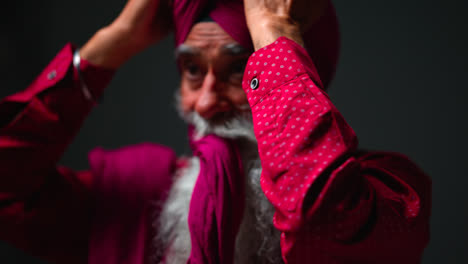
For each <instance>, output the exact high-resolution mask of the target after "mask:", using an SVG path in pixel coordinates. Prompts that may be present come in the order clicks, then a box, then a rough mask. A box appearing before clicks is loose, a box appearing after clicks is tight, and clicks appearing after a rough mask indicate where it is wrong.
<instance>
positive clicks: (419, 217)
mask: <svg viewBox="0 0 468 264" xmlns="http://www.w3.org/2000/svg"><path fill="white" fill-rule="evenodd" d="M71 54H72V47H71V46H70V45H68V46H66V47H65V48H64V50H62V51H61V52H60V53H59V54H58V55H57V57H56V58H55V59H54V60H53V61H52V62H51V64H50V65H49V66H48V67H47V68H46V70H45V71H44V72H43V73H42V74H41V75H40V76H39V77H38V79H37V80H36V81H35V82H34V83H33V84H32V85H31V86H30V87H29V88H28V89H26V90H25V91H21V92H19V93H17V94H14V95H12V96H9V97H7V98H5V99H3V100H2V101H1V102H0V161H1V166H0V238H1V239H2V240H5V241H7V242H9V243H12V244H13V245H16V246H17V247H19V248H22V249H24V250H26V251H27V252H29V253H30V254H32V255H35V256H39V257H41V258H44V259H46V260H49V261H52V262H55V263H86V261H87V257H88V254H90V251H89V249H88V239H89V237H90V236H92V235H93V234H91V232H92V231H91V224H92V223H91V221H92V217H93V209H95V208H93V201H96V200H95V198H96V195H98V194H97V193H93V191H92V190H91V189H90V186H91V185H95V183H96V182H95V178H94V177H96V175H95V174H91V173H90V172H73V171H71V170H69V169H67V168H63V167H57V166H56V163H57V161H58V160H59V158H60V156H61V155H62V153H63V151H64V150H65V148H66V146H67V145H68V143H69V142H70V141H71V140H72V138H73V136H74V135H75V134H76V133H77V131H78V130H79V127H80V126H81V123H82V121H83V120H84V118H85V117H86V115H87V114H88V112H89V111H90V110H91V108H92V106H93V103H92V102H89V101H86V99H85V98H84V96H83V94H82V92H81V89H79V81H78V78H77V76H76V72H75V71H74V69H73V68H72V67H71ZM83 65H84V66H83V68H82V71H83V74H84V75H85V78H88V79H89V80H93V81H89V82H87V84H88V86H89V88H90V89H91V91H92V93H93V94H94V95H95V97H98V96H99V95H100V94H101V93H102V91H103V89H104V87H105V86H106V84H107V83H108V82H109V80H110V78H111V76H112V72H110V71H106V70H103V69H99V68H96V67H93V66H92V65H89V64H88V65H87V64H86V63H84V64H83ZM54 71H55V74H51V73H52V72H54ZM254 77H255V78H258V80H259V83H260V84H259V87H258V88H257V89H255V90H252V89H251V88H250V80H251V79H252V78H254ZM322 87H323V86H322V85H321V83H320V81H319V74H318V72H317V70H316V69H315V67H314V64H313V63H312V61H311V59H310V58H309V57H308V55H307V53H306V51H305V50H304V49H303V48H301V47H300V46H298V45H297V44H296V43H294V42H292V41H290V40H288V39H286V38H279V39H278V41H277V42H276V43H273V44H271V45H269V46H267V47H265V48H264V49H261V50H259V51H257V52H255V53H254V54H253V55H252V56H251V58H250V59H249V62H248V65H247V68H246V72H245V79H244V82H243V88H244V90H245V91H246V94H247V96H248V100H249V103H250V105H251V108H252V112H253V119H254V126H255V133H256V136H257V139H258V146H259V154H260V158H261V161H262V167H263V171H262V177H261V184H262V188H263V190H264V192H265V194H266V196H267V197H268V199H269V200H270V201H271V202H272V203H273V205H274V206H275V208H276V213H275V217H274V220H273V221H274V225H275V226H276V227H277V228H278V229H279V230H280V231H281V232H282V237H281V248H282V253H283V258H284V260H285V262H286V263H305V262H312V263H419V262H420V258H421V255H422V252H423V249H424V248H425V246H426V245H427V243H428V240H429V216H430V206H431V181H430V179H429V178H428V177H427V176H426V175H425V174H424V173H423V172H422V171H421V170H420V169H419V168H418V167H417V166H416V165H414V164H413V163H412V162H411V161H409V160H408V158H406V157H405V156H402V155H400V154H397V153H386V152H367V153H360V152H356V147H357V139H356V136H355V134H354V132H353V130H352V129H351V127H350V126H349V125H348V124H347V123H346V122H345V121H344V119H343V117H342V116H341V115H340V113H339V112H338V111H337V109H336V108H335V107H334V106H333V104H332V103H331V102H330V100H329V98H328V96H327V95H326V94H325V93H324V92H323V90H322V89H321V88H322ZM129 155H130V156H131V155H132V154H131V153H130V154H129ZM150 160H151V159H150ZM145 166H146V165H145ZM98 167H99V166H98ZM106 169H107V170H113V169H117V167H115V166H110V167H107V168H106ZM120 171H121V170H119V172H120ZM133 173H134V174H133V175H139V173H135V172H133ZM129 175H131V174H129ZM119 184H120V185H119V186H122V185H121V184H122V182H120V183H119ZM207 184H208V185H209V184H210V183H207ZM137 185H138V186H141V184H137ZM127 186H129V187H131V186H135V185H134V184H129V185H127ZM217 197H218V198H217V199H219V200H217V201H218V202H219V203H220V204H221V203H225V204H228V205H229V204H230V203H229V200H227V201H223V199H225V198H223V196H222V195H221V196H217ZM229 197H231V196H229ZM210 201H213V199H211V200H210ZM229 206H232V205H229ZM229 206H228V207H229ZM228 207H226V208H223V210H229V208H228ZM215 216H216V215H215ZM138 217H140V216H138ZM221 218H222V217H221ZM222 219H223V218H222ZM113 220H115V221H117V220H116V219H113ZM215 223H216V221H212V225H214V224H215ZM201 226H202V225H200V227H201ZM223 227H224V226H223V225H217V226H216V227H215V229H213V232H214V234H216V232H215V231H218V232H222V231H223V230H222V229H223ZM125 230H126V231H125V232H127V231H128V232H133V231H132V230H133V229H131V228H130V229H125ZM138 230H140V229H138ZM94 232H99V230H95V231H93V233H94ZM225 233H226V232H225ZM225 233H223V234H225ZM227 233H229V232H227ZM223 239H231V240H232V241H234V240H235V237H233V236H228V237H224V238H223ZM232 241H231V242H232ZM223 242H224V241H223ZM138 243H139V245H143V246H145V247H147V246H148V243H149V242H148V241H144V242H142V241H138ZM214 244H215V243H214ZM227 245H229V242H228V243H227ZM119 246H121V248H122V250H121V251H119V252H117V253H118V254H120V255H119V256H118V259H119V260H121V261H124V260H125V257H127V256H131V255H133V253H134V252H128V251H127V250H132V248H133V247H125V243H123V241H122V244H120V245H119ZM202 246H204V245H202ZM92 249H93V248H91V250H92ZM146 252H147V253H150V252H151V251H146ZM117 253H116V254H117ZM218 253H219V252H217V251H205V253H204V254H207V255H206V256H208V257H210V258H211V259H216V256H214V255H213V254H218ZM132 264H139V263H132Z"/></svg>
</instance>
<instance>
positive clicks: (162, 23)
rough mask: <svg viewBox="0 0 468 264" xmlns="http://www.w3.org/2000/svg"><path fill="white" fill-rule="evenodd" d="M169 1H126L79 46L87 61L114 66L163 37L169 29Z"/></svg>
mask: <svg viewBox="0 0 468 264" xmlns="http://www.w3.org/2000/svg"><path fill="white" fill-rule="evenodd" d="M169 2H170V0H129V1H128V2H127V4H126V5H125V7H124V9H123V10H122V12H121V13H120V15H119V16H118V17H117V18H116V19H115V21H114V22H112V24H110V25H109V26H107V27H104V28H102V29H101V30H99V31H98V32H97V33H96V34H95V35H94V36H93V37H92V38H91V39H90V40H89V41H88V42H87V43H86V44H85V45H84V46H83V48H82V49H81V51H80V55H81V57H82V58H83V59H85V60H88V61H89V62H91V63H93V64H95V65H99V66H102V67H106V68H111V69H117V68H118V67H119V66H120V65H122V64H123V63H124V62H126V61H127V60H128V59H129V58H131V57H132V56H133V55H135V54H137V53H139V52H140V51H142V50H144V49H146V48H147V47H148V46H150V45H151V44H154V43H156V42H157V41H159V40H161V39H163V38H164V37H165V36H166V35H167V34H168V33H169V32H170V31H171V29H172V17H171V15H172V12H171V10H170V3H169Z"/></svg>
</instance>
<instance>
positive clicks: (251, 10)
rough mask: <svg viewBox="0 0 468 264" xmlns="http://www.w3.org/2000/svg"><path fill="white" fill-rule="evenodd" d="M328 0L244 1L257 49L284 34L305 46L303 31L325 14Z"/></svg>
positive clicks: (251, 33)
mask: <svg viewBox="0 0 468 264" xmlns="http://www.w3.org/2000/svg"><path fill="white" fill-rule="evenodd" d="M327 2H328V0H244V7H245V15H246V19H247V26H248V27H249V30H250V35H251V36H252V40H253V42H254V47H255V49H256V50H257V49H259V48H261V47H263V46H266V45H268V44H270V43H271V42H273V41H274V40H275V39H276V38H278V37H280V36H285V37H288V38H290V39H292V40H294V41H296V42H297V43H298V44H300V45H303V41H302V37H301V32H304V31H305V30H307V28H308V27H309V26H310V25H312V24H313V23H314V22H315V21H316V20H317V19H318V18H319V17H320V15H321V14H322V13H323V11H324V9H325V7H326V6H327Z"/></svg>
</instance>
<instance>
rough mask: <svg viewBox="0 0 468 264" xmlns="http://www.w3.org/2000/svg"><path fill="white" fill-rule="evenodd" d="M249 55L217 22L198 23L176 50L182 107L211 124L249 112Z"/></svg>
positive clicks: (184, 110) (183, 109)
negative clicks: (245, 80) (246, 78)
mask: <svg viewBox="0 0 468 264" xmlns="http://www.w3.org/2000/svg"><path fill="white" fill-rule="evenodd" d="M249 55H250V52H248V51H247V50H245V49H244V48H243V47H242V46H240V45H239V43H237V42H236V41H235V40H234V39H233V38H231V37H230V36H229V35H228V34H227V33H226V32H225V31H224V30H223V29H222V28H221V27H220V26H219V25H218V24H216V23H215V22H202V23H197V24H195V25H194V26H193V27H192V29H191V31H190V33H189V34H188V36H187V39H186V40H185V42H184V43H183V44H182V45H180V46H179V47H178V48H177V50H176V56H177V63H178V65H179V67H180V70H181V87H180V88H181V89H180V95H181V97H180V98H181V100H180V107H181V110H182V111H183V112H184V113H197V114H198V115H199V116H200V117H202V118H203V119H205V120H206V121H207V122H209V123H210V124H212V125H215V124H219V123H223V122H225V121H226V120H227V119H229V118H231V117H233V116H235V115H238V114H243V113H244V112H250V108H248V102H247V97H246V95H245V93H244V91H243V90H242V76H243V74H244V68H245V65H246V62H247V59H248V57H249Z"/></svg>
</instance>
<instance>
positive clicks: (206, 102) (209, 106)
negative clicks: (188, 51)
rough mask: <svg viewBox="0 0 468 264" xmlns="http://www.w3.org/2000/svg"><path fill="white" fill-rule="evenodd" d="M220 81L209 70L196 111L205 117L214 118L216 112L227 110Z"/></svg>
mask: <svg viewBox="0 0 468 264" xmlns="http://www.w3.org/2000/svg"><path fill="white" fill-rule="evenodd" d="M220 88H221V87H220V83H219V82H218V81H217V80H216V77H215V75H214V74H213V73H212V72H208V73H207V75H206V76H205V79H204V80H203V84H202V87H201V91H200V92H201V93H200V96H199V98H198V100H197V103H196V105H195V111H197V112H198V114H199V115H200V116H202V117H203V118H205V119H210V118H212V117H213V116H214V115H215V114H217V113H219V112H222V111H226V110H227V109H225V108H226V105H227V104H226V102H224V101H223V98H222V95H221V91H220Z"/></svg>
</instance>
